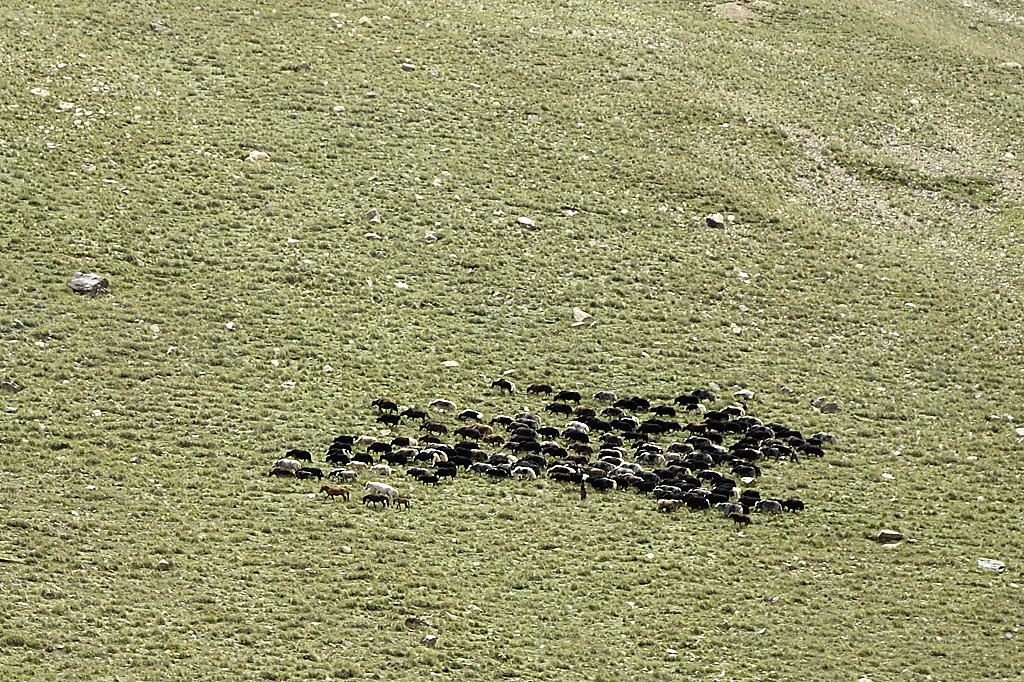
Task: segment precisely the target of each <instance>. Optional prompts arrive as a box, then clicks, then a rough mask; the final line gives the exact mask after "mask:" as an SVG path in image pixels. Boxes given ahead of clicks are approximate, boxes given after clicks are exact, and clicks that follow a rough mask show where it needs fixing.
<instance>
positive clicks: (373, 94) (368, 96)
mask: <svg viewBox="0 0 1024 682" xmlns="http://www.w3.org/2000/svg"><path fill="white" fill-rule="evenodd" d="M376 97H377V93H376V92H374V91H373V90H370V91H369V92H368V93H366V99H376Z"/></svg>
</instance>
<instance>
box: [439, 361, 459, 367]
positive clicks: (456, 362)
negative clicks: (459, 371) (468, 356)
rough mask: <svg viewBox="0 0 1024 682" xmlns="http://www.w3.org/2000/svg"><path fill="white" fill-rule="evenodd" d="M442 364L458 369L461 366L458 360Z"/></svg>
mask: <svg viewBox="0 0 1024 682" xmlns="http://www.w3.org/2000/svg"><path fill="white" fill-rule="evenodd" d="M441 364H442V365H444V366H445V367H458V366H459V361H458V360H445V361H444V362H442V363H441Z"/></svg>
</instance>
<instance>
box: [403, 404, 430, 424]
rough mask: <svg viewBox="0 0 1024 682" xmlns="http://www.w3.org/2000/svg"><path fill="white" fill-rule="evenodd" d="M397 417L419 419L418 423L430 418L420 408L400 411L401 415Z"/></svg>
mask: <svg viewBox="0 0 1024 682" xmlns="http://www.w3.org/2000/svg"><path fill="white" fill-rule="evenodd" d="M399 416H402V417H405V418H406V419H419V420H420V421H425V420H427V419H429V418H430V415H429V414H427V411H426V410H424V409H423V408H422V407H409V408H406V409H405V410H402V414H401V415H399Z"/></svg>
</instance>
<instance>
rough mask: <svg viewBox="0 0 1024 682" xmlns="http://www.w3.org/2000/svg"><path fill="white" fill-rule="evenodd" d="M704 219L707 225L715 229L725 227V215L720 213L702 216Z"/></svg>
mask: <svg viewBox="0 0 1024 682" xmlns="http://www.w3.org/2000/svg"><path fill="white" fill-rule="evenodd" d="M704 221H705V222H706V223H707V225H708V227H712V228H714V229H716V230H721V229H722V228H724V227H725V216H723V215H722V214H721V213H712V214H711V215H709V216H707V217H706V218H704Z"/></svg>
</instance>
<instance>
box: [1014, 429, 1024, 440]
mask: <svg viewBox="0 0 1024 682" xmlns="http://www.w3.org/2000/svg"><path fill="white" fill-rule="evenodd" d="M1013 432H1014V433H1016V434H1017V435H1018V436H1020V437H1021V438H1024V426H1018V427H1017V428H1015V429H1014V430H1013Z"/></svg>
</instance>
